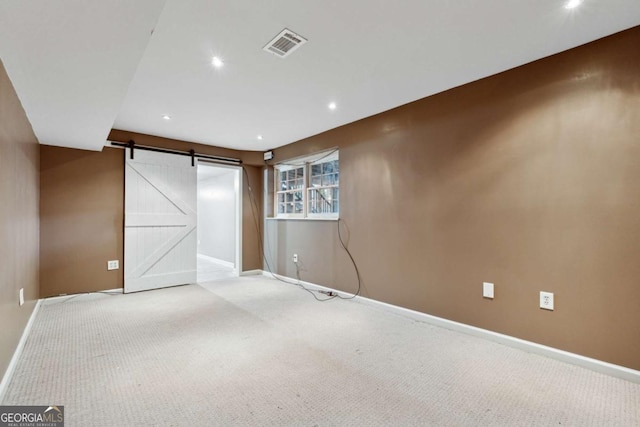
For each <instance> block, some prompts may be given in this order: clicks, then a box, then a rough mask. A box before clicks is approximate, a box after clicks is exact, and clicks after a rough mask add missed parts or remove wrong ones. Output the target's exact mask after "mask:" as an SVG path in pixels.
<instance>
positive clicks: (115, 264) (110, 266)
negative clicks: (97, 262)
mask: <svg viewBox="0 0 640 427" xmlns="http://www.w3.org/2000/svg"><path fill="white" fill-rule="evenodd" d="M119 268H120V262H119V261H118V260H117V259H114V260H111V261H107V270H117V269H119Z"/></svg>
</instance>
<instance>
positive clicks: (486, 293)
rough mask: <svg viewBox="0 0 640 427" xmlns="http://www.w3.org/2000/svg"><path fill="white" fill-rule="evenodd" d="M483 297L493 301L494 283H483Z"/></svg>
mask: <svg viewBox="0 0 640 427" xmlns="http://www.w3.org/2000/svg"><path fill="white" fill-rule="evenodd" d="M482 296H483V297H485V298H490V299H493V283H489V282H483V283H482Z"/></svg>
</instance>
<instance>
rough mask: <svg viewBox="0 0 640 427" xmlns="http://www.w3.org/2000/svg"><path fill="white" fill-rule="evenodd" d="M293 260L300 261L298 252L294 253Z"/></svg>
mask: <svg viewBox="0 0 640 427" xmlns="http://www.w3.org/2000/svg"><path fill="white" fill-rule="evenodd" d="M293 262H298V254H293Z"/></svg>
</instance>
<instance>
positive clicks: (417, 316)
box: [262, 271, 640, 384]
mask: <svg viewBox="0 0 640 427" xmlns="http://www.w3.org/2000/svg"><path fill="white" fill-rule="evenodd" d="M262 274H263V275H264V276H266V277H270V278H280V279H282V280H285V281H288V282H293V283H298V282H299V283H300V284H302V285H304V287H306V288H307V289H311V290H323V291H333V292H336V293H337V294H339V295H340V296H342V297H350V296H353V294H350V293H348V292H343V291H339V290H336V289H332V288H328V287H326V286H321V285H316V284H315V283H310V282H305V281H298V280H296V279H292V278H291V277H287V276H281V275H279V274H273V273H270V272H266V271H264V272H263V273H262ZM353 301H357V302H360V303H362V304H366V305H371V306H377V307H384V308H385V309H387V310H389V311H392V312H395V313H397V314H400V315H402V316H405V317H409V318H411V319H413V320H417V321H419V322H425V323H429V324H431V325H434V326H440V327H442V328H446V329H450V330H452V331H456V332H462V333H464V334H469V335H473V336H476V337H480V338H484V339H487V340H490V341H493V342H496V343H499V344H503V345H506V346H509V347H513V348H517V349H519V350H523V351H526V352H528V353H534V354H538V355H540V356H545V357H549V358H551V359H555V360H559V361H561V362H565V363H570V364H572V365H576V366H580V367H582V368H586V369H590V370H592V371H595V372H599V373H601V374H606V375H610V376H612V377H616V378H620V379H623V380H627V381H631V382H634V383H638V384H640V371H636V370H635V369H630V368H625V367H624V366H620V365H614V364H613V363H608V362H603V361H602V360H598V359H592V358H590V357H586V356H582V355H579V354H576V353H570V352H568V351H564V350H559V349H557V348H553V347H548V346H546V345H542V344H538V343H535V342H532V341H527V340H523V339H520V338H516V337H512V336H510V335H505V334H501V333H498V332H493V331H490V330H488V329H482V328H478V327H475V326H471V325H467V324H464V323H459V322H454V321H453V320H448V319H443V318H441V317H437V316H432V315H430V314H426V313H422V312H419V311H415V310H410V309H408V308H403V307H399V306H397V305H392V304H387V303H385V302H381V301H376V300H374V299H370V298H365V297H361V296H357V297H355V298H354V299H353Z"/></svg>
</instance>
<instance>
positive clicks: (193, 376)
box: [2, 276, 640, 427]
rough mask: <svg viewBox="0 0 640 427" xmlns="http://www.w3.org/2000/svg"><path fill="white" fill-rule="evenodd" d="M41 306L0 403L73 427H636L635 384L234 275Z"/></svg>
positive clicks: (638, 393)
mask: <svg viewBox="0 0 640 427" xmlns="http://www.w3.org/2000/svg"><path fill="white" fill-rule="evenodd" d="M203 286H204V287H201V286H198V285H190V286H182V287H177V288H169V289H162V290H157V291H149V292H141V293H137V294H130V295H121V294H120V295H106V294H90V295H81V296H76V297H68V298H59V299H52V300H47V301H44V303H43V305H42V306H41V308H40V311H39V313H38V316H37V317H36V319H35V323H34V325H33V329H32V332H31V335H30V336H29V339H28V341H27V343H26V346H25V349H24V352H23V354H22V357H21V359H20V361H19V363H18V365H17V368H16V371H15V375H14V377H13V379H12V381H11V383H10V384H9V387H8V390H7V393H6V395H5V399H4V401H3V402H2V403H3V404H22V405H35V404H38V405H52V404H57V405H65V414H66V417H67V420H66V421H67V422H66V425H67V426H68V427H70V426H143V425H144V426H148V425H158V426H234V425H239V426H253V425H277V426H280V425H286V426H342V425H348V426H377V425H385V426H386V425H389V426H409V425H446V426H453V425H455V426H478V425H504V426H520V425H525V426H530V425H540V426H551V425H563V426H567V425H569V426H571V425H573V426H590V425H592V426H637V425H640V385H639V384H634V383H631V382H627V381H624V380H620V379H617V378H613V377H609V376H606V375H602V374H598V373H595V372H592V371H589V370H586V369H583V368H579V367H576V366H573V365H568V364H564V363H561V362H558V361H555V360H552V359H548V358H545V357H541V356H537V355H533V354H529V353H525V352H523V351H520V350H516V349H513V348H510V347H506V346H503V345H500V344H496V343H493V342H489V341H484V340H482V339H480V338H476V337H473V336H469V335H465V334H461V333H457V332H453V331H449V330H447V329H441V328H438V327H434V326H431V325H429V324H425V323H421V322H416V321H414V320H411V319H408V318H405V317H402V316H400V315H397V314H393V313H389V312H386V311H384V309H382V308H377V307H372V306H370V305H365V304H362V303H358V302H355V301H341V300H333V301H331V302H325V303H318V302H316V301H315V300H314V299H313V298H312V297H311V296H310V295H309V294H307V293H306V292H304V291H302V290H300V289H299V288H297V287H295V286H290V285H286V284H283V283H280V282H277V281H275V280H272V279H265V278H262V277H257V276H256V277H241V278H235V279H229V280H222V281H217V282H212V283H209V284H205V285H203Z"/></svg>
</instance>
